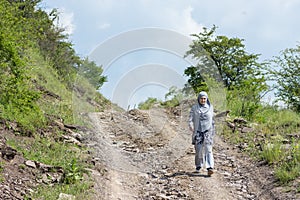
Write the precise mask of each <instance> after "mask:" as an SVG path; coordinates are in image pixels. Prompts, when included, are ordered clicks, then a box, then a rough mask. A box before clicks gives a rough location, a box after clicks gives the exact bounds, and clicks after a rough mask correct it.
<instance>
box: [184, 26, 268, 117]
mask: <svg viewBox="0 0 300 200" xmlns="http://www.w3.org/2000/svg"><path fill="white" fill-rule="evenodd" d="M215 30H216V26H213V27H212V29H211V30H208V29H207V28H204V31H203V32H201V33H199V34H193V35H192V36H194V37H196V39H195V40H193V43H192V44H191V45H190V50H189V51H187V54H186V56H188V55H191V56H193V57H194V58H196V59H198V61H199V63H198V65H197V66H190V67H188V68H187V69H186V70H185V72H184V73H185V75H187V76H188V77H189V80H188V83H189V84H190V85H191V87H192V88H193V89H194V91H195V92H197V93H198V92H199V90H206V91H208V90H209V86H208V85H207V83H206V81H205V80H206V79H207V78H213V79H215V80H219V81H221V82H223V84H224V86H225V88H226V89H227V90H228V91H229V92H231V94H230V95H229V96H228V97H229V99H228V101H232V100H233V99H234V98H240V100H242V102H243V103H242V108H243V109H241V110H240V112H239V113H238V114H239V115H243V116H245V115H246V116H251V115H252V114H253V113H254V110H255V107H254V108H251V109H249V108H248V107H247V105H249V102H252V103H251V105H252V106H254V105H258V103H259V102H260V100H261V98H262V95H264V92H265V91H266V90H267V85H266V82H265V77H264V74H263V67H264V65H265V64H264V63H259V62H258V59H259V55H258V54H249V53H247V51H246V50H245V45H244V44H243V40H242V39H239V38H228V37H226V36H215V35H214V34H215ZM213 65H214V66H213ZM216 68H217V70H218V71H217V72H216V71H214V69H216ZM246 90H247V91H246ZM241 91H243V92H241ZM247 110H248V111H247Z"/></svg>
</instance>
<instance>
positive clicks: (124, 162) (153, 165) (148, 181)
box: [88, 106, 297, 200]
mask: <svg viewBox="0 0 300 200" xmlns="http://www.w3.org/2000/svg"><path fill="white" fill-rule="evenodd" d="M188 108H189V107H188V106H187V107H184V108H181V110H180V114H178V113H177V115H173V113H172V114H169V113H167V112H166V111H165V110H164V109H161V108H156V109H152V110H150V111H143V112H142V111H139V110H131V111H129V112H117V111H112V110H111V111H106V112H102V113H91V114H90V115H89V117H90V119H91V123H92V125H93V126H94V130H95V131H94V133H93V134H91V135H90V137H89V139H88V145H89V146H90V147H92V148H93V149H94V150H95V152H94V155H95V158H94V162H95V168H96V170H94V171H93V177H94V178H95V180H96V185H95V199H103V200H114V199H117V200H131V199H133V200H136V199H138V200H140V199H143V200H148V199H149V200H150V199H208V200H221V199H222V200H226V199H228V200H232V199H233V200H235V199H243V200H244V199H259V200H269V199H297V197H291V196H285V195H284V194H280V195H278V194H279V193H280V188H278V187H275V182H274V178H273V176H272V172H271V171H270V170H269V169H268V168H267V166H266V165H263V164H262V163H257V162H254V161H252V160H251V159H250V158H248V157H247V156H245V155H243V154H241V153H240V152H238V151H237V150H238V149H236V148H235V147H234V146H230V145H228V144H227V143H225V142H224V141H222V139H221V137H220V136H218V135H217V136H216V137H215V143H214V150H213V151H214V156H215V166H216V168H215V173H214V174H213V175H212V176H211V177H208V176H207V175H206V171H205V170H202V171H200V173H195V172H194V170H195V168H194V150H193V146H192V145H191V135H190V132H189V130H188V129H187V113H188ZM218 123H221V121H219V122H218Z"/></svg>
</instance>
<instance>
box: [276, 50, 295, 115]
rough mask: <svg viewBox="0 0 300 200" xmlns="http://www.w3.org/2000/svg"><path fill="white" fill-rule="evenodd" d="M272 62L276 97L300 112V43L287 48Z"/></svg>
mask: <svg viewBox="0 0 300 200" xmlns="http://www.w3.org/2000/svg"><path fill="white" fill-rule="evenodd" d="M272 62H273V64H275V69H273V70H271V74H272V77H273V80H275V81H276V84H275V88H276V89H277V92H276V93H275V95H276V97H278V98H279V100H281V101H283V102H285V103H286V104H287V106H288V107H290V108H292V109H293V110H296V111H297V112H300V45H297V46H296V48H287V49H285V50H284V51H282V52H281V53H280V55H279V56H277V57H275V58H274V59H273V60H272Z"/></svg>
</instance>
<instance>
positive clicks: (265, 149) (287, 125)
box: [222, 104, 300, 185]
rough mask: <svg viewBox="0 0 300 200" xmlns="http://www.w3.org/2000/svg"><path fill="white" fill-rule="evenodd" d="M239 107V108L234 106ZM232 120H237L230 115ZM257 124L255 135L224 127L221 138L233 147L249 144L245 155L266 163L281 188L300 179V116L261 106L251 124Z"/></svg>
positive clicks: (249, 123)
mask: <svg viewBox="0 0 300 200" xmlns="http://www.w3.org/2000/svg"><path fill="white" fill-rule="evenodd" d="M231 106H238V105H233V104H232V105H231ZM231 118H232V119H233V118H235V116H234V115H231ZM251 124H255V126H253V127H254V131H253V132H252V133H240V132H239V131H235V132H232V130H231V129H229V128H227V127H225V128H224V129H223V132H222V135H223V136H224V137H225V138H227V139H228V140H229V141H230V142H231V143H234V144H244V143H246V144H247V149H246V152H248V153H249V155H251V156H253V157H254V158H255V159H258V160H265V161H267V162H268V164H269V166H270V167H271V168H272V169H273V170H274V172H275V173H274V174H275V177H276V178H277V180H278V182H279V183H280V184H282V185H288V184H289V183H290V182H292V181H293V180H296V179H297V178H299V177H300V149H299V146H300V140H299V138H298V137H293V134H299V132H300V115H299V113H296V112H293V111H291V110H288V109H278V107H276V106H262V107H259V108H258V110H257V112H256V113H255V115H254V117H253V121H252V122H248V125H251Z"/></svg>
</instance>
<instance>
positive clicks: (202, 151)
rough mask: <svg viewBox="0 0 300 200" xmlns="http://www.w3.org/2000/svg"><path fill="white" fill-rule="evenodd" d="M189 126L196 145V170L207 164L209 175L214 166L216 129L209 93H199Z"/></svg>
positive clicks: (193, 142)
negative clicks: (213, 150)
mask: <svg viewBox="0 0 300 200" xmlns="http://www.w3.org/2000/svg"><path fill="white" fill-rule="evenodd" d="M189 128H190V130H191V131H192V132H193V136H192V144H193V145H195V151H196V154H195V165H196V172H199V171H200V169H201V168H202V167H204V166H205V167H206V169H207V174H208V176H211V175H212V174H213V168H214V157H213V153H212V145H213V136H214V134H215V130H214V121H213V106H212V105H211V103H210V102H209V99H208V95H207V93H206V92H204V91H202V92H200V93H199V96H198V102H197V103H196V104H195V105H193V106H192V109H191V111H190V117H189Z"/></svg>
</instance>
